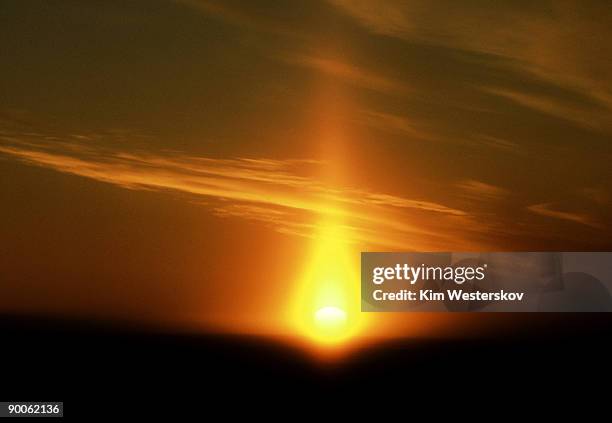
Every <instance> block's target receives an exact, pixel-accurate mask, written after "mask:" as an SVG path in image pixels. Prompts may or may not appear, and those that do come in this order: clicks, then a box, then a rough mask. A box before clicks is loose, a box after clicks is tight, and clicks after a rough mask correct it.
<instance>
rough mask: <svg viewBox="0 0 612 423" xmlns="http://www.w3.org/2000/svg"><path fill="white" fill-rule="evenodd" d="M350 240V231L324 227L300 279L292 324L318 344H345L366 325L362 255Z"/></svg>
mask: <svg viewBox="0 0 612 423" xmlns="http://www.w3.org/2000/svg"><path fill="white" fill-rule="evenodd" d="M348 240H349V238H348V236H347V229H346V228H344V227H342V226H340V225H334V224H325V225H320V226H319V228H318V231H317V235H316V236H315V237H314V242H313V246H312V253H311V254H312V255H311V257H310V258H309V260H308V261H307V265H306V267H305V269H304V271H303V272H302V275H301V277H299V278H298V281H299V282H298V289H297V293H296V295H295V299H294V302H293V304H292V305H291V310H290V320H291V324H292V327H293V329H294V330H295V331H297V332H298V334H299V335H302V336H305V337H307V338H309V339H311V340H313V341H315V342H316V343H318V344H323V345H337V344H340V343H344V342H346V341H347V340H349V339H350V338H352V337H354V336H355V335H356V334H357V332H358V331H359V330H360V329H361V326H362V316H361V309H360V301H361V299H360V289H359V286H360V284H359V273H358V266H359V261H358V260H359V253H358V251H354V248H353V247H351V245H350V243H349V242H348Z"/></svg>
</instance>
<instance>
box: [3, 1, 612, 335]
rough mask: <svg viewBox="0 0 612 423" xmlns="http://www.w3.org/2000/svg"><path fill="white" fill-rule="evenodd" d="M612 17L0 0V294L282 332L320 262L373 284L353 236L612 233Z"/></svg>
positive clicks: (66, 310) (541, 243)
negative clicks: (361, 274)
mask: <svg viewBox="0 0 612 423" xmlns="http://www.w3.org/2000/svg"><path fill="white" fill-rule="evenodd" d="M610 22H612V9H611V8H610V6H609V4H608V2H605V1H602V2H589V1H554V2H546V1H543V2H537V4H534V2H530V1H508V2H485V1H462V2H457V1H452V0H448V1H436V2H431V1H424V0H423V1H421V0H414V1H412V0H411V1H399V0H398V1H390V0H388V1H374V0H372V1H369V0H328V1H325V0H312V1H282V2H279V1H259V0H258V1H236V0H226V1H207V0H202V1H198V0H182V1H152V0H146V1H144V0H142V1H136V0H134V1H83V0H78V1H66V0H64V1H42V0H41V1H30V0H14V1H3V2H2V5H1V6H0V57H2V68H1V70H0V72H1V75H2V78H0V93H1V99H2V100H1V102H0V167H1V172H2V178H1V179H0V200H1V204H2V209H1V212H0V217H1V219H0V234H1V235H2V246H1V247H0V248H1V250H0V251H1V253H0V267H1V268H2V272H1V274H0V283H1V284H2V291H1V293H0V294H1V295H0V311H2V312H3V313H33V314H48V313H50V314H54V315H62V316H68V317H79V318H81V317H96V318H103V319H127V320H134V321H141V322H147V323H151V324H172V325H177V326H180V325H183V326H186V325H199V326H201V327H205V328H209V329H211V330H222V331H230V332H251V331H256V332H265V333H280V332H283V331H284V330H287V328H288V327H300V325H299V324H298V325H297V326H295V325H292V323H291V322H289V321H288V320H291V319H292V317H291V316H292V313H293V311H295V310H297V309H300V307H301V306H300V305H295V304H299V303H300V301H302V300H303V299H304V298H310V297H311V296H316V294H313V293H312V292H306V291H309V290H310V289H311V288H312V289H314V290H316V285H317V283H319V281H318V280H317V278H319V276H317V275H318V272H319V271H320V270H321V269H323V270H325V269H327V268H328V267H329V266H331V267H333V266H340V267H341V270H339V271H338V272H336V270H333V272H332V273H334V274H335V275H336V277H337V278H339V279H343V281H342V282H341V284H342V285H343V286H344V287H347V286H354V289H355V290H358V281H357V280H355V281H354V284H353V283H352V281H353V276H354V275H353V274H357V273H358V260H359V252H360V251H540V250H542V251H543V250H556V251H604V250H610V248H612V228H611V219H610V216H612V206H611V204H612V170H611V169H612V166H611V163H612V144H611V142H612V42H611V41H610V40H612V25H610ZM330 263H333V264H330ZM338 263H340V264H338ZM355 263H356V266H357V267H355ZM344 279H347V280H344ZM349 282H350V283H349ZM343 289H344V288H343ZM347 289H348V291H350V292H348V294H346V295H347V297H346V298H345V300H346V301H348V302H351V301H352V300H351V298H353V295H354V293H355V292H357V296H358V291H352V289H353V288H347ZM313 298H314V297H313ZM313 301H314V300H313ZM351 304H352V303H351ZM304 307H306V308H308V307H309V305H306V306H304ZM345 307H346V308H347V309H348V310H349V311H350V310H354V309H353V308H351V307H353V306H349V305H346V306H345ZM357 307H358V306H357ZM288 310H289V311H288ZM300 313H301V312H300ZM304 313H306V314H307V312H304ZM409 319H413V320H411V321H409ZM414 319H415V318H414V316H411V315H407V314H406V315H393V316H391V315H388V316H382V317H379V320H380V322H381V323H384V324H381V325H380V327H381V328H382V329H380V330H381V331H390V332H393V333H395V334H397V335H401V334H402V333H404V332H402V331H404V330H406V329H405V328H406V325H407V326H411V325H412V326H414V325H415V323H414ZM298 320H299V319H298ZM387 323H388V324H387ZM423 325H425V326H426V324H425V323H423ZM393 328H395V329H393Z"/></svg>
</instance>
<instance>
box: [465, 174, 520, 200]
mask: <svg viewBox="0 0 612 423" xmlns="http://www.w3.org/2000/svg"><path fill="white" fill-rule="evenodd" d="M456 186H457V188H459V190H461V191H462V193H463V195H464V196H466V197H468V198H471V199H478V200H499V199H501V198H503V197H506V196H507V195H508V194H509V191H508V190H506V189H504V188H501V187H498V186H495V185H491V184H487V183H485V182H481V181H476V180H473V179H465V180H463V181H460V182H457V184H456Z"/></svg>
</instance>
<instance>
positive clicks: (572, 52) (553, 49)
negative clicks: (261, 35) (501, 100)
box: [328, 0, 612, 132]
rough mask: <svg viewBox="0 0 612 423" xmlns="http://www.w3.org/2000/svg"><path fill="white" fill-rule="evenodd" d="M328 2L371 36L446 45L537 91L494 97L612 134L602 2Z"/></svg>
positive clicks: (513, 90) (607, 31)
mask: <svg viewBox="0 0 612 423" xmlns="http://www.w3.org/2000/svg"><path fill="white" fill-rule="evenodd" d="M328 1H329V3H330V4H332V5H334V6H335V7H336V8H337V9H338V10H339V11H340V12H342V13H344V14H345V15H347V16H349V17H351V18H352V19H353V20H354V21H355V22H357V23H358V24H360V25H361V26H362V27H363V28H365V29H367V30H368V31H369V32H371V33H373V34H377V35H384V36H388V37H394V38H397V39H400V40H403V41H405V42H407V43H411V44H415V43H416V44H421V45H431V46H442V47H444V48H447V49H449V52H450V51H454V52H455V53H459V54H463V55H466V56H472V58H473V60H479V61H481V62H487V63H489V64H495V66H497V70H496V73H497V74H498V76H499V75H502V74H503V73H511V74H514V75H517V76H520V77H521V79H522V80H524V81H527V82H529V85H531V87H529V86H528V85H527V84H521V85H520V87H519V86H516V85H514V86H513V85H511V86H506V85H504V84H501V85H500V86H498V87H491V86H486V87H483V88H484V89H490V90H491V93H495V94H497V95H500V96H503V97H505V98H508V99H511V100H513V101H515V102H517V103H519V104H521V105H523V106H525V107H529V108H532V109H534V110H538V111H541V112H544V113H548V114H550V115H551V116H555V117H560V118H562V119H565V120H568V121H570V122H572V123H576V124H578V125H580V126H582V127H588V128H589V129H592V128H595V129H597V130H604V131H607V132H609V131H611V130H612V125H610V122H611V121H612V64H611V62H610V61H609V60H608V59H607V58H608V57H610V56H611V55H612V44H610V43H606V42H605V40H608V39H610V37H612V29H611V27H610V25H609V17H610V15H609V9H607V8H606V7H605V6H604V5H603V3H602V4H601V5H599V4H597V3H593V2H580V1H571V0H570V1H564V2H556V3H554V4H547V3H530V4H526V3H524V2H520V3H517V2H504V3H495V4H493V3H491V4H489V5H487V4H482V3H480V2H472V3H467V4H466V3H464V2H456V1H452V0H446V1H444V0H443V1H442V2H436V3H432V2H429V1H425V0H410V1H402V0H389V1H385V2H379V1H375V0H328ZM380 42H381V43H382V42H383V41H382V40H381V41H380ZM496 80H497V81H498V82H503V83H508V82H509V81H508V80H505V78H503V77H498V78H496ZM542 87H545V88H547V89H548V90H549V91H550V92H549V93H548V94H544V93H542V92H540V91H539V89H540V88H542ZM555 89H558V90H555ZM555 91H556V92H555ZM589 103H591V104H589ZM593 106H596V107H593Z"/></svg>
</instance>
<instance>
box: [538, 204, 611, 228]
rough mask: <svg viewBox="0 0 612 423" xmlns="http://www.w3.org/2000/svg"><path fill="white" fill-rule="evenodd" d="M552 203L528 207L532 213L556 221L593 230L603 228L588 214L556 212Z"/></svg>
mask: <svg viewBox="0 0 612 423" xmlns="http://www.w3.org/2000/svg"><path fill="white" fill-rule="evenodd" d="M551 205H552V204H550V203H542V204H533V205H531V206H528V207H527V210H529V211H530V212H532V213H535V214H539V215H541V216H546V217H552V218H554V219H561V220H567V221H569V222H575V223H580V224H581V225H586V226H591V227H593V228H601V227H602V226H601V225H600V224H599V223H597V222H595V221H593V219H592V218H591V217H590V216H588V215H586V214H578V213H570V212H566V211H559V210H554V209H552V208H551Z"/></svg>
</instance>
